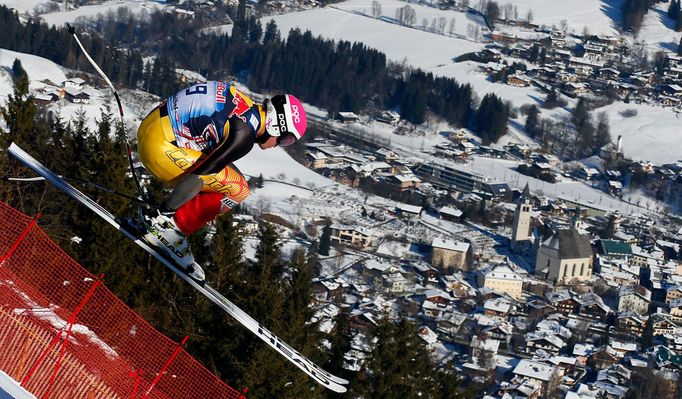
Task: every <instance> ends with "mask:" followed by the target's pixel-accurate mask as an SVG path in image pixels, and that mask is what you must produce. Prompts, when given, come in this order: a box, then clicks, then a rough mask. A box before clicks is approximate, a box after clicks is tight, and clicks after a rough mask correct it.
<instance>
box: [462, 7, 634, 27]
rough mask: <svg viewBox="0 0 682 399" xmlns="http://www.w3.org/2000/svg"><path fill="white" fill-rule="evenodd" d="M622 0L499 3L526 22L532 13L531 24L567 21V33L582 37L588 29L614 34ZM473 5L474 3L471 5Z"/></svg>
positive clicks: (618, 20) (553, 23)
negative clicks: (511, 7)
mask: <svg viewBox="0 0 682 399" xmlns="http://www.w3.org/2000/svg"><path fill="white" fill-rule="evenodd" d="M624 2H625V1H624V0H571V1H561V0H559V1H558V0H501V1H499V3H500V4H502V5H503V4H506V3H510V4H513V5H515V6H516V7H517V8H518V10H519V12H518V16H519V18H520V19H525V18H526V14H527V13H528V10H532V12H533V20H532V22H533V23H534V24H538V25H546V26H549V27H551V26H556V27H557V28H560V27H561V21H564V20H565V21H566V23H567V25H568V27H569V29H568V30H569V32H575V33H577V34H582V32H583V29H584V28H587V29H588V30H589V32H590V33H594V34H605V35H617V34H618V32H619V26H620V22H621V20H622V14H621V9H622V7H623V3H624ZM472 3H474V4H475V2H472Z"/></svg>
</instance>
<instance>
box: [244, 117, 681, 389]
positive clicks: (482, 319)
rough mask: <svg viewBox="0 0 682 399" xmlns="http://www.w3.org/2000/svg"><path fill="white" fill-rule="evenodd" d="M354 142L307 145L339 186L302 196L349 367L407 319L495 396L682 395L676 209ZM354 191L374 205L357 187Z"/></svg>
mask: <svg viewBox="0 0 682 399" xmlns="http://www.w3.org/2000/svg"><path fill="white" fill-rule="evenodd" d="M345 116H346V117H352V116H350V115H345ZM383 117H384V118H388V117H390V115H383ZM356 139H357V138H356ZM350 142H352V140H351V141H350ZM350 142H349V138H348V137H347V136H346V137H345V139H344V140H343V142H339V141H335V140H334V138H322V137H320V138H318V139H316V140H314V141H312V142H309V143H307V144H306V155H305V160H304V162H305V163H306V165H307V166H308V167H309V168H311V169H314V170H315V171H317V172H318V173H320V174H322V175H324V176H327V177H330V178H332V179H333V180H336V181H337V182H339V183H343V184H342V185H334V186H329V187H324V188H322V187H320V188H310V189H311V190H313V191H315V194H314V195H313V199H312V200H307V201H304V202H301V203H294V204H293V205H292V207H293V208H295V209H297V213H296V220H298V222H299V223H302V224H303V225H305V226H306V227H301V226H299V229H298V230H300V229H303V230H305V231H306V233H304V234H301V235H302V236H307V237H308V238H310V237H313V236H315V235H316V234H317V233H315V227H311V226H316V227H317V228H318V229H320V230H322V232H321V236H322V238H321V241H325V239H327V240H329V242H330V244H331V250H329V252H328V253H327V254H326V256H325V254H321V263H322V267H321V269H320V273H319V276H318V278H317V279H316V280H315V281H316V282H315V292H316V294H315V295H316V300H317V306H318V317H319V318H320V319H328V318H329V317H331V316H333V315H334V314H336V313H337V312H338V311H339V310H340V308H343V307H345V308H348V309H349V310H350V312H351V323H352V327H353V329H354V331H355V332H356V334H355V340H354V345H353V350H352V351H351V353H350V354H349V355H348V356H347V357H346V360H347V364H346V366H347V367H348V368H351V369H356V370H360V369H361V367H362V363H363V358H364V355H365V354H366V351H367V342H368V340H369V339H370V338H369V337H371V331H372V328H373V326H374V325H375V324H376V322H377V320H378V319H380V318H381V317H382V316H383V315H384V314H391V315H399V314H406V315H408V316H409V317H410V318H412V319H413V320H415V321H417V322H418V323H419V324H420V325H421V328H420V334H421V337H422V338H423V339H424V340H425V341H426V342H427V344H428V345H429V347H430V348H431V349H433V351H434V356H437V357H438V358H439V360H440V361H441V362H442V363H443V364H444V363H446V362H448V361H454V362H455V364H456V365H457V367H458V369H459V370H460V371H461V373H462V375H463V376H464V378H465V380H466V381H467V383H470V384H475V385H474V386H479V387H480V390H481V392H483V391H485V392H486V397H489V398H512V397H519V398H538V397H550V396H551V397H570V398H625V397H631V396H628V395H632V394H633V392H632V390H633V389H635V388H633V386H634V385H635V382H639V383H641V384H644V385H646V384H658V385H659V386H661V387H665V388H664V391H666V392H675V389H676V386H677V383H678V378H679V368H680V367H682V360H681V359H682V358H681V357H680V356H679V355H678V353H679V351H682V345H681V343H682V299H680V298H682V274H681V273H682V262H681V260H682V256H681V255H682V254H681V247H680V246H681V245H682V223H680V220H679V218H675V217H669V218H662V217H659V216H655V215H652V214H648V215H645V212H642V213H641V214H634V213H633V214H630V215H622V214H621V213H619V212H618V211H609V210H604V209H599V208H598V207H590V206H589V205H586V204H579V203H576V202H571V201H561V200H559V199H551V198H547V197H545V196H543V195H536V194H534V193H533V192H531V191H530V189H529V188H528V186H527V185H526V187H525V189H523V190H517V189H512V188H510V187H509V185H507V184H491V183H490V182H488V181H487V179H486V176H482V175H481V176H479V175H476V174H474V173H465V172H463V171H459V172H458V170H457V169H456V168H452V167H450V168H447V167H444V166H442V165H441V166H437V165H436V164H434V163H427V164H426V166H424V164H418V165H415V164H414V163H413V162H410V160H408V159H406V157H404V156H401V155H400V151H393V150H390V149H388V148H371V147H369V144H368V143H367V142H364V143H363V145H362V146H360V145H359V144H358V142H356V143H355V146H352V145H349V143H350ZM360 147H362V150H360V149H359V148H360ZM438 151H442V149H438V148H434V152H438ZM510 151H511V149H510ZM370 154H373V155H370ZM496 156H500V157H513V155H510V154H507V153H505V152H504V151H501V152H499V153H497V154H496ZM455 164H456V163H455V162H453V163H451V164H450V165H455ZM677 166H678V168H679V166H680V165H677ZM424 168H426V169H424ZM678 173H679V170H678ZM343 187H345V188H343ZM353 188H356V190H353ZM357 189H361V190H362V191H364V192H365V194H362V195H364V200H361V199H360V200H358V199H353V197H352V196H353V194H348V193H350V192H356V193H357V192H358V190H357ZM255 190H256V192H257V191H258V189H255ZM370 193H373V194H379V195H380V196H381V197H383V199H379V198H381V197H379V196H376V195H370ZM355 195H356V196H357V194H355ZM389 198H392V199H389ZM291 201H294V202H295V199H293V197H292V200H291ZM403 201H405V202H403ZM417 204H419V205H417ZM285 219H286V217H285ZM247 220H250V219H248V218H247ZM242 223H245V222H244V220H242ZM248 223H252V224H253V221H250V222H248ZM283 225H284V226H287V225H288V227H289V228H292V227H294V226H295V222H294V220H293V217H292V219H291V220H290V223H283ZM323 227H324V228H323ZM283 228H284V227H283ZM325 236H326V238H325ZM322 328H323V329H326V330H331V329H332V328H333V325H331V323H323V324H322ZM661 384H662V385H661ZM628 392H629V393H628Z"/></svg>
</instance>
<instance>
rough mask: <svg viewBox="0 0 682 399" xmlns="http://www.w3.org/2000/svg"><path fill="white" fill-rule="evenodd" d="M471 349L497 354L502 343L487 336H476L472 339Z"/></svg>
mask: <svg viewBox="0 0 682 399" xmlns="http://www.w3.org/2000/svg"><path fill="white" fill-rule="evenodd" d="M471 347H472V348H476V349H483V350H484V351H489V352H497V350H498V349H499V347H500V341H498V340H496V339H492V338H487V337H485V336H483V337H482V338H479V337H478V335H474V336H473V338H472V339H471Z"/></svg>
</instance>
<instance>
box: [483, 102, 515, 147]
mask: <svg viewBox="0 0 682 399" xmlns="http://www.w3.org/2000/svg"><path fill="white" fill-rule="evenodd" d="M508 118H509V108H508V107H507V106H506V105H505V104H504V103H503V102H502V100H501V99H500V98H499V97H497V96H496V95H494V94H492V93H490V94H486V95H485V97H483V100H482V101H481V105H480V106H479V107H478V111H477V112H476V130H475V131H476V133H477V134H478V135H479V136H480V137H481V142H482V143H483V144H484V145H488V144H490V143H492V142H496V141H497V140H498V139H499V138H500V137H502V136H503V135H504V134H505V133H507V119H508Z"/></svg>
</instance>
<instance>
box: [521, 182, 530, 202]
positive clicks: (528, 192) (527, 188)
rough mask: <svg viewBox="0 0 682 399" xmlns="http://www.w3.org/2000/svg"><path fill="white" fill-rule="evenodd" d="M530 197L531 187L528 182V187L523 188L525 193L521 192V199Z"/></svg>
mask: <svg viewBox="0 0 682 399" xmlns="http://www.w3.org/2000/svg"><path fill="white" fill-rule="evenodd" d="M529 199H530V187H528V182H526V187H524V188H523V193H521V201H525V200H529Z"/></svg>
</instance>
